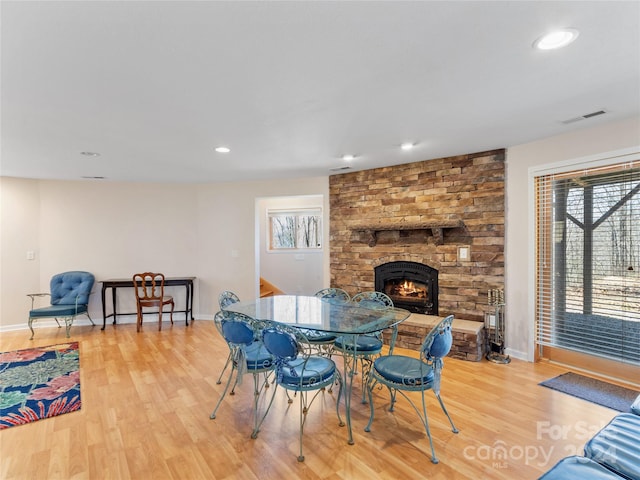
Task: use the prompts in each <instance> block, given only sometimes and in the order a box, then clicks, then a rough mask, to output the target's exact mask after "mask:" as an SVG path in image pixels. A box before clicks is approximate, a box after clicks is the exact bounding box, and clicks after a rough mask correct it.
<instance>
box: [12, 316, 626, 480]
mask: <svg viewBox="0 0 640 480" xmlns="http://www.w3.org/2000/svg"><path fill="white" fill-rule="evenodd" d="M28 338H29V334H28V333H26V332H25V331H19V332H8V333H3V334H2V337H1V338H0V351H9V350H15V349H20V348H30V347H33V346H44V345H52V344H59V343H66V342H67V341H68V340H67V339H66V338H65V336H64V329H60V330H58V329H55V328H42V329H38V330H37V332H36V336H35V339H34V340H33V341H29V339H28ZM71 340H72V341H78V342H80V365H81V372H80V377H81V385H82V409H81V410H80V411H79V412H74V413H70V414H66V415H62V416H59V417H55V418H53V419H46V420H41V421H38V422H35V423H32V424H28V425H22V426H18V427H12V428H9V429H6V430H3V431H0V456H1V458H2V466H1V467H0V474H1V478H2V479H7V480H9V479H28V478H47V479H66V478H74V479H106V478H113V479H129V478H131V479H136V480H139V479H147V478H148V479H161V480H162V479H167V480H171V479H189V480H191V479H194V480H196V479H200V478H202V479H247V480H256V479H260V480H264V479H274V480H275V479H278V480H279V479H283V478H287V479H288V478H303V479H311V480H316V479H317V480H320V479H323V480H328V479H331V480H336V479H361V478H362V479H377V478H380V479H386V478H388V479H396V478H425V477H428V478H435V479H438V478H441V479H450V478H456V479H473V480H477V479H479V478H495V479H513V478H519V479H529V478H530V479H533V478H537V477H539V476H540V475H541V474H542V473H543V472H544V471H546V470H548V469H549V468H550V467H551V466H552V465H554V464H555V463H556V462H557V461H558V460H559V459H561V458H562V457H564V456H567V455H571V454H574V453H581V452H582V447H583V446H584V444H585V442H586V441H587V440H588V439H589V438H590V436H591V435H593V434H594V433H595V432H597V431H598V430H599V429H600V428H601V427H602V426H603V425H605V424H606V423H607V422H608V421H609V420H611V418H613V417H614V416H615V414H616V413H617V412H615V411H613V410H610V409H607V408H605V407H601V406H598V405H594V404H592V403H589V402H586V401H583V400H579V399H576V398H574V397H571V396H568V395H564V394H562V393H559V392H555V391H553V390H550V389H547V388H543V387H540V386H539V385H538V383H539V382H540V381H542V380H546V379H547V378H550V377H553V376H555V375H558V374H560V373H563V372H565V371H566V369H565V368H561V367H559V366H556V365H551V364H548V363H536V364H532V363H527V362H522V361H518V360H513V361H512V362H511V364H509V365H497V364H493V363H490V362H486V361H483V362H477V363H476V362H465V361H461V360H455V359H447V360H446V361H445V369H444V373H443V382H442V395H443V399H444V401H445V403H446V405H447V408H448V410H449V412H450V414H451V416H452V418H453V420H454V422H455V423H456V426H457V427H458V428H459V429H460V433H459V434H457V435H456V434H453V433H452V432H451V427H450V425H449V422H448V421H447V419H446V417H445V416H444V414H443V412H442V411H441V409H440V407H439V405H438V403H437V401H436V399H435V398H434V397H433V395H432V394H430V395H429V397H428V411H429V422H430V426H431V432H432V435H433V437H434V444H435V448H436V454H437V455H438V458H439V459H440V463H439V464H438V465H433V464H432V463H431V461H430V455H429V453H428V452H429V444H428V440H427V438H426V435H425V433H424V430H423V429H422V428H421V426H420V423H419V421H418V419H417V417H416V414H415V412H414V411H413V409H412V408H411V407H410V406H409V404H408V403H407V402H406V401H405V400H404V399H402V398H399V400H398V403H397V405H396V409H395V412H393V413H392V412H388V411H387V409H388V406H389V398H388V394H387V392H386V391H385V390H376V391H375V392H374V405H375V408H376V412H375V422H374V424H373V427H372V431H371V432H370V433H366V432H364V430H363V429H364V426H365V425H366V423H367V421H368V418H369V407H368V405H363V404H362V403H361V402H360V396H359V395H360V382H359V379H357V381H355V382H354V389H355V391H354V397H353V402H352V407H353V414H352V418H353V429H354V440H355V445H352V446H350V445H347V441H346V438H347V434H346V433H347V432H346V429H345V428H344V427H339V426H338V421H337V418H336V414H335V399H336V397H337V389H335V390H334V392H333V394H331V393H329V392H324V393H323V394H322V395H321V396H320V397H318V399H317V400H316V402H315V403H314V404H313V405H312V407H311V410H310V412H309V416H308V421H307V424H306V426H305V436H304V453H305V457H306V460H305V462H304V463H299V462H298V461H297V460H296V456H297V452H298V402H297V399H296V400H295V401H294V403H293V404H291V405H289V404H287V402H286V397H285V396H284V392H283V391H278V392H277V395H276V402H275V403H274V405H273V407H272V411H271V412H270V414H269V416H268V417H267V419H266V421H265V423H264V425H263V427H262V429H261V431H260V434H259V435H258V438H257V439H255V440H252V439H251V438H250V433H251V429H252V388H253V384H252V383H253V382H252V381H251V379H250V377H246V378H245V381H244V382H243V383H242V385H241V386H239V387H237V389H236V391H237V393H236V395H234V396H227V397H226V398H225V400H224V401H223V403H222V406H221V407H220V410H219V411H218V415H217V418H216V419H215V420H211V419H209V415H210V413H211V411H212V410H213V407H214V406H215V403H216V402H217V400H218V398H219V395H220V394H221V393H222V390H223V388H224V382H223V384H222V385H217V384H216V380H217V378H218V375H219V373H220V371H221V369H222V367H223V365H224V362H225V360H226V356H227V348H226V345H225V343H224V342H223V341H222V339H221V338H220V336H219V334H218V333H217V331H216V330H215V328H214V325H213V323H212V322H207V321H196V322H195V323H194V324H193V325H191V326H189V327H185V326H184V324H182V323H181V322H176V324H174V325H173V326H171V325H163V329H162V331H161V332H158V331H157V329H156V328H153V325H151V324H149V325H145V326H144V328H143V331H142V332H140V333H136V331H135V325H131V324H129V325H126V324H125V325H118V326H117V327H114V326H108V327H107V329H106V330H105V331H101V330H99V329H98V328H92V327H84V326H79V327H73V329H72V338H71ZM399 351H401V352H403V353H407V352H406V351H402V350H399ZM338 364H339V365H341V361H340V360H338ZM413 395H414V398H418V396H417V394H413Z"/></svg>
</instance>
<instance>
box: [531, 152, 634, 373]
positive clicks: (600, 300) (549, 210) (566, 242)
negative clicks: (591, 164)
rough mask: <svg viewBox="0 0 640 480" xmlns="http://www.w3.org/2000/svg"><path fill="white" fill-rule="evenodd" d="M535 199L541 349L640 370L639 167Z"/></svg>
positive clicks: (602, 172) (575, 177) (599, 173)
mask: <svg viewBox="0 0 640 480" xmlns="http://www.w3.org/2000/svg"><path fill="white" fill-rule="evenodd" d="M535 191H536V237H537V244H536V247H537V248H536V282H537V283H536V301H537V303H536V320H537V324H536V327H537V341H538V345H542V346H551V347H560V348H563V349H568V350H573V351H578V352H582V353H587V354H591V355H597V356H601V357H605V358H609V359H613V360H617V361H621V362H625V363H631V364H640V161H638V160H634V161H630V162H626V163H623V164H618V165H609V166H606V167H598V168H590V169H582V170H575V171H570V172H564V173H554V174H550V175H541V176H538V177H535Z"/></svg>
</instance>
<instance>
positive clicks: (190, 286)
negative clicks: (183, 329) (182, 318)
mask: <svg viewBox="0 0 640 480" xmlns="http://www.w3.org/2000/svg"><path fill="white" fill-rule="evenodd" d="M189 289H190V290H189V291H190V296H191V302H190V305H191V308H190V309H189V311H190V312H191V323H193V281H190V282H189Z"/></svg>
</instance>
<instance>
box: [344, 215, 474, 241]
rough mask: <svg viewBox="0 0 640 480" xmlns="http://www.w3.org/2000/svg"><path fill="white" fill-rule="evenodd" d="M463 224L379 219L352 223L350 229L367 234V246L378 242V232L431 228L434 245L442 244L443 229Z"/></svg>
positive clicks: (450, 221)
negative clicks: (378, 220)
mask: <svg viewBox="0 0 640 480" xmlns="http://www.w3.org/2000/svg"><path fill="white" fill-rule="evenodd" d="M462 226H464V223H463V222H462V220H459V219H454V220H432V221H425V222H389V221H380V222H377V223H368V224H361V225H354V226H352V227H351V230H353V231H356V232H364V233H366V234H367V235H368V236H369V246H370V247H374V246H375V245H376V243H378V232H389V231H401V230H431V232H432V234H433V237H434V239H435V243H436V245H442V243H443V241H444V235H443V230H444V229H447V228H459V227H462Z"/></svg>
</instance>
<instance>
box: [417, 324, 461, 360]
mask: <svg viewBox="0 0 640 480" xmlns="http://www.w3.org/2000/svg"><path fill="white" fill-rule="evenodd" d="M452 323H453V315H449V316H448V317H446V318H444V319H442V320H441V321H440V322H439V323H438V324H437V325H436V326H435V327H433V328H432V329H431V331H430V332H429V333H428V334H427V336H426V337H425V338H424V341H423V342H422V348H421V349H420V350H421V352H420V356H421V357H422V358H424V359H426V360H427V361H434V360H439V359H442V358H444V357H446V356H447V355H448V354H449V351H450V350H451V345H452V343H453V334H452V331H451V330H452V326H451V324H452Z"/></svg>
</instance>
